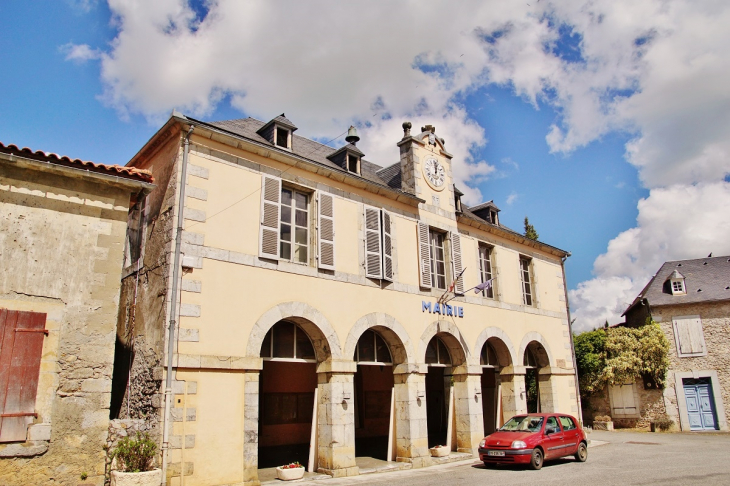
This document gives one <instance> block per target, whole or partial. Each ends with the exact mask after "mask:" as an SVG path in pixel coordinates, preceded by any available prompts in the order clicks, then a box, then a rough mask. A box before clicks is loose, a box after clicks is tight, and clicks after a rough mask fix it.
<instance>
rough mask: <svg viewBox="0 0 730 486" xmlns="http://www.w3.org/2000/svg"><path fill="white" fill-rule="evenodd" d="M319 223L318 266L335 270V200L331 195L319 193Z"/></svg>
mask: <svg viewBox="0 0 730 486" xmlns="http://www.w3.org/2000/svg"><path fill="white" fill-rule="evenodd" d="M318 198H319V204H317V206H318V209H317V211H318V213H319V221H318V223H319V224H318V227H317V236H318V238H317V256H318V266H319V268H323V269H326V270H334V269H335V198H334V197H332V195H331V194H325V193H322V192H320V193H318Z"/></svg>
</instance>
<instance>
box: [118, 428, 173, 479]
mask: <svg viewBox="0 0 730 486" xmlns="http://www.w3.org/2000/svg"><path fill="white" fill-rule="evenodd" d="M156 455H157V444H156V443H155V441H153V440H152V438H151V437H150V435H149V434H148V433H147V432H145V433H140V432H137V433H136V434H135V435H134V437H122V438H121V439H120V440H119V442H118V443H117V445H116V447H114V449H113V450H112V458H113V460H115V461H116V470H114V471H112V473H111V486H158V485H159V484H160V483H161V482H162V471H161V470H160V469H154V468H153V462H154V459H155V456H156Z"/></svg>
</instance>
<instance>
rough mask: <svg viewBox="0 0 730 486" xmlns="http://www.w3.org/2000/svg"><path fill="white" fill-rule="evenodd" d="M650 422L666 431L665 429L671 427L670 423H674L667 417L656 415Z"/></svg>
mask: <svg viewBox="0 0 730 486" xmlns="http://www.w3.org/2000/svg"><path fill="white" fill-rule="evenodd" d="M652 423H653V424H654V425H656V427H657V428H658V429H659V430H661V431H663V432H666V431H667V430H669V429H671V428H672V425H674V420H672V419H670V418H669V417H658V418H656V419H654V420H652Z"/></svg>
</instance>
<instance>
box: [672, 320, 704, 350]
mask: <svg viewBox="0 0 730 486" xmlns="http://www.w3.org/2000/svg"><path fill="white" fill-rule="evenodd" d="M673 321H674V322H673V323H674V337H675V341H676V344H677V354H678V355H680V356H687V355H703V354H706V353H707V348H706V347H705V336H704V334H703V332H702V320H701V319H700V317H699V316H685V317H675V318H673Z"/></svg>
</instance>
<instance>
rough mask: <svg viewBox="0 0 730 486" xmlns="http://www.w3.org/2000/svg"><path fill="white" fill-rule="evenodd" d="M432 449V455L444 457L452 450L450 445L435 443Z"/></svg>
mask: <svg viewBox="0 0 730 486" xmlns="http://www.w3.org/2000/svg"><path fill="white" fill-rule="evenodd" d="M429 450H430V451H431V456H433V457H444V456H448V455H449V453H451V451H450V450H449V448H448V447H446V446H445V445H435V446H433V447H431V448H430V449H429Z"/></svg>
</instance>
